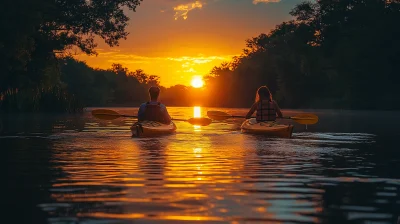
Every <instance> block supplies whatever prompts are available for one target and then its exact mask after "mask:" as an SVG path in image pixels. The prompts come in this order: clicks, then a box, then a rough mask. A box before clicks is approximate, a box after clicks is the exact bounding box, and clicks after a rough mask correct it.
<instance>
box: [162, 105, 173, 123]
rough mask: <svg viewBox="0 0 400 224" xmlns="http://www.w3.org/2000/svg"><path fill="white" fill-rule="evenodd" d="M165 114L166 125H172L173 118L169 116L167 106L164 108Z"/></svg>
mask: <svg viewBox="0 0 400 224" xmlns="http://www.w3.org/2000/svg"><path fill="white" fill-rule="evenodd" d="M163 114H164V121H165V123H168V124H169V123H171V116H169V113H168V110H167V108H166V107H165V106H163Z"/></svg>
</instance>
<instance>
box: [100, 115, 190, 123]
mask: <svg viewBox="0 0 400 224" xmlns="http://www.w3.org/2000/svg"><path fill="white" fill-rule="evenodd" d="M97 114H98V115H109V116H116V117H133V118H138V116H135V115H125V114H118V115H114V114H107V113H104V114H103V113H97ZM171 120H173V121H187V120H185V119H176V118H171Z"/></svg>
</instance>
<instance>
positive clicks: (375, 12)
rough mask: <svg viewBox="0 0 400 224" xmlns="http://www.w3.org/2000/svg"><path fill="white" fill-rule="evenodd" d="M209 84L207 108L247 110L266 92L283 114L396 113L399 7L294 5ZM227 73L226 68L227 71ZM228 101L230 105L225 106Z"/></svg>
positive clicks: (380, 3)
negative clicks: (307, 110)
mask: <svg viewBox="0 0 400 224" xmlns="http://www.w3.org/2000/svg"><path fill="white" fill-rule="evenodd" d="M291 15H292V16H293V17H294V20H291V21H288V22H284V23H282V24H280V25H278V26H276V28H275V29H273V30H272V31H271V32H270V33H268V34H261V35H259V36H258V37H255V38H252V39H249V40H247V41H246V49H244V50H243V53H242V55H241V56H240V57H238V58H234V59H233V60H232V62H231V63H230V64H232V65H231V66H227V65H228V64H227V63H225V64H222V65H221V66H218V67H215V68H214V69H213V70H212V71H211V73H210V75H209V76H208V77H207V80H208V81H207V86H208V87H209V88H210V91H212V92H221V90H223V93H222V94H215V95H213V99H212V102H213V103H215V104H218V103H220V102H228V104H229V105H235V106H249V105H250V104H251V101H252V99H253V98H254V94H255V92H256V89H257V88H258V87H259V86H261V85H267V86H269V88H270V89H271V91H272V93H273V95H274V97H275V99H277V100H278V102H279V104H280V105H281V106H286V107H293V108H298V107H303V108H304V107H327V108H349V109H356V108H362V109H395V108H397V109H398V108H400V106H399V105H400V104H399V103H400V93H399V92H398V91H396V88H395V85H396V84H397V81H398V80H399V76H398V74H397V73H398V71H399V70H400V67H399V65H400V58H399V57H398V55H400V44H399V42H398V41H396V40H397V37H398V36H399V35H400V29H398V24H397V23H398V21H400V2H399V1H397V0H389V1H388V0H376V1H364V0H348V1H344V0H343V1H331V0H319V1H316V2H304V3H301V4H299V5H297V6H296V7H295V8H294V9H293V10H292V11H291ZM228 67H229V68H228ZM229 99H235V102H231V101H230V100H229Z"/></svg>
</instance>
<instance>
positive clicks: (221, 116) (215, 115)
mask: <svg viewBox="0 0 400 224" xmlns="http://www.w3.org/2000/svg"><path fill="white" fill-rule="evenodd" d="M207 116H208V117H209V118H211V119H213V120H217V121H223V120H225V119H228V118H230V117H232V115H230V114H228V113H225V112H222V111H212V110H210V111H207Z"/></svg>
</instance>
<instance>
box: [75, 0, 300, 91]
mask: <svg viewBox="0 0 400 224" xmlns="http://www.w3.org/2000/svg"><path fill="white" fill-rule="evenodd" d="M300 2H301V0H281V1H279V0H198V1H195V0H143V2H142V3H141V5H140V6H139V7H138V8H137V10H136V12H128V15H129V17H130V21H129V26H128V32H129V33H130V34H129V36H128V38H127V40H121V42H120V45H119V46H118V47H113V48H110V47H108V46H107V45H106V44H104V42H103V41H102V40H99V41H98V49H97V52H98V55H97V56H91V57H89V56H86V55H82V54H79V55H76V58H77V59H80V60H84V61H86V62H87V63H88V65H89V66H92V67H95V68H104V69H106V68H110V67H111V64H112V63H120V64H122V65H123V66H125V67H128V68H129V69H130V70H136V69H143V70H144V71H145V73H147V74H150V75H157V76H159V77H160V81H161V85H163V86H166V87H169V86H171V85H176V84H184V85H190V82H191V80H192V77H193V76H198V75H200V76H203V75H206V74H208V73H209V71H210V70H211V69H212V68H213V67H214V66H216V65H220V64H221V62H223V61H230V59H231V58H232V57H233V56H235V55H239V54H240V53H241V51H242V49H243V48H244V47H245V40H246V39H248V38H251V37H254V36H257V35H259V34H260V33H268V32H269V30H270V29H271V28H273V27H274V26H275V25H277V24H279V23H281V22H283V21H287V20H289V19H290V15H289V14H288V13H289V11H290V9H292V8H293V7H294V6H295V5H296V4H298V3H300Z"/></svg>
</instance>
